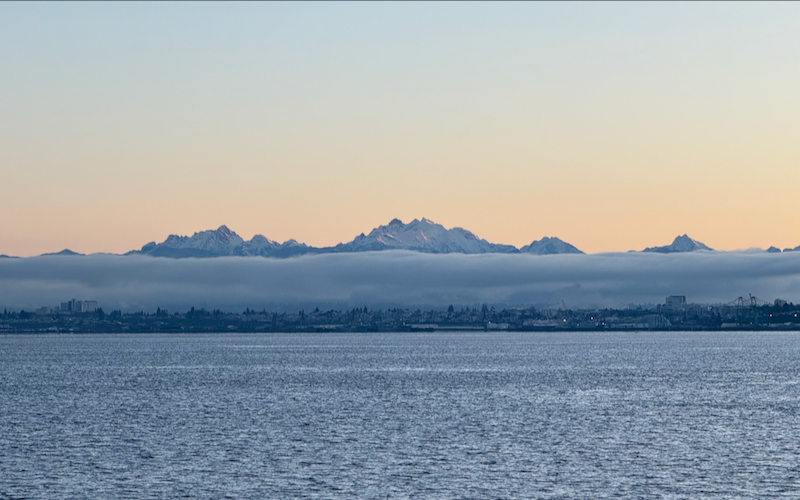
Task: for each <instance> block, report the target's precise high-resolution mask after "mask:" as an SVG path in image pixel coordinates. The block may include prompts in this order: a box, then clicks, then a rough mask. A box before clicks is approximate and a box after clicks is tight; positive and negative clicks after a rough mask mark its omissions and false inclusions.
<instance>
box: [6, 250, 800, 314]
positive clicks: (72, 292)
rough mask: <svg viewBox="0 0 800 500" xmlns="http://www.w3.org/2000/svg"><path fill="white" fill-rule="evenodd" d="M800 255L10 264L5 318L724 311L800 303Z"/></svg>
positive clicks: (366, 256) (109, 259)
mask: <svg viewBox="0 0 800 500" xmlns="http://www.w3.org/2000/svg"><path fill="white" fill-rule="evenodd" d="M798 257H800V254H797V253H795V252H792V253H781V254H768V253H746V252H727V253H726V252H693V253H684V254H644V253H614V254H594V255H548V256H538V255H524V254H511V255H508V254H484V255H463V254H446V255H431V254H422V253H416V252H406V251H387V252H365V253H352V254H326V255H307V256H302V257H297V258H291V259H271V258H258V257H255V258H253V257H250V258H247V257H244V258H243V257H228V258H216V259H180V260H174V259H165V258H154V257H148V256H128V257H123V256H111V255H91V256H86V257H74V256H73V257H69V256H44V257H31V258H25V259H0V308H9V309H14V310H18V309H26V310H30V309H35V308H37V307H40V306H54V305H57V304H59V303H60V302H62V301H66V300H68V299H70V298H77V299H79V300H97V301H98V305H99V306H100V307H102V308H103V309H104V310H106V311H110V310H113V309H121V310H124V311H133V310H140V309H142V310H145V311H151V310H155V308H156V307H162V308H166V309H169V310H171V311H174V310H186V309H188V308H189V307H192V306H194V307H205V308H218V309H223V310H239V309H244V308H246V307H250V308H254V309H258V310H260V309H262V308H266V309H267V310H296V309H298V308H313V307H320V308H321V309H325V308H332V307H333V308H348V307H355V306H359V307H362V306H365V305H366V306H369V307H394V306H400V307H445V306H447V305H448V304H456V305H470V306H471V305H477V304H483V303H487V304H493V305H501V306H531V305H532V306H537V307H548V306H554V305H559V304H561V301H562V300H563V301H564V303H566V304H567V306H568V307H570V308H579V307H604V306H609V307H613V306H625V305H629V304H646V303H663V301H664V298H665V297H666V296H667V295H686V297H687V301H689V302H698V303H724V302H729V301H731V300H734V299H736V297H738V296H740V295H741V296H745V297H747V294H749V293H751V294H753V295H755V296H757V297H759V298H761V299H764V300H769V301H772V300H774V299H775V298H783V299H786V300H790V301H794V302H797V301H798V298H799V296H800V259H798Z"/></svg>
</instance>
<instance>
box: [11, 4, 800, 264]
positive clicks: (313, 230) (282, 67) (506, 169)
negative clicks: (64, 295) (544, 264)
mask: <svg viewBox="0 0 800 500" xmlns="http://www.w3.org/2000/svg"><path fill="white" fill-rule="evenodd" d="M423 216H424V217H427V218H429V219H432V220H434V221H436V222H439V223H441V224H444V225H445V226H446V227H452V226H461V227H464V228H466V229H469V230H471V231H473V232H475V233H476V234H477V235H478V236H479V237H482V238H486V239H488V240H490V241H492V242H496V243H505V244H513V245H516V246H522V245H525V244H527V243H530V242H531V241H532V240H534V239H539V238H541V237H542V236H558V237H560V238H562V239H564V240H566V241H568V242H570V243H572V244H574V245H576V246H577V247H578V248H580V249H582V250H584V251H587V252H601V251H626V250H630V249H637V250H639V249H642V248H644V247H646V246H653V245H662V244H668V243H670V242H671V241H672V239H673V238H674V237H675V236H677V235H679V234H683V233H688V234H689V235H690V236H692V237H694V238H695V239H698V240H700V241H703V242H704V243H706V244H707V245H709V246H711V247H713V248H716V249H721V250H733V249H740V248H748V247H756V246H758V247H763V248H766V247H767V246H770V245H775V246H779V247H781V248H783V247H789V246H791V247H794V246H797V245H798V244H800V4H798V3H795V2H792V3H788V2H787V3H758V4H756V3H749V4H748V3H704V4H694V3H691V4H690V3H650V4H646V3H564V4H548V3H500V4H487V3H464V4H456V3H436V4H430V3H425V4H423V3H396V4H395V3H380V4H377V3H347V4H336V3H312V4H304V3H235V4H230V3H224V4H223V3H170V4H161V3H159V4H137V3H119V4H111V3H91V2H90V3H74V4H72V3H66V4H64V3H0V254H1V253H5V254H11V255H21V256H27V255H35V254H39V253H42V252H48V251H56V250H60V249H62V248H65V247H68V248H71V249H73V250H75V251H80V252H87V253H88V252H124V251H127V250H130V249H133V248H138V247H140V246H141V245H143V244H144V243H147V242H148V241H152V240H156V241H162V240H163V239H165V238H166V236H167V235H168V234H170V233H177V234H192V233H193V232H195V231H199V230H203V229H210V228H216V227H218V226H219V225H221V224H227V225H228V226H229V227H230V228H231V229H233V230H235V231H237V232H238V233H239V234H240V235H241V236H243V237H245V238H247V239H249V238H250V237H251V236H252V235H253V234H256V233H260V234H264V235H265V236H267V237H268V238H271V239H275V240H279V241H283V240H286V239H289V238H295V239H297V240H299V241H302V242H305V243H308V244H311V245H316V246H324V245H332V244H336V243H338V242H340V241H349V240H350V239H352V238H353V237H354V236H356V235H357V234H359V233H361V232H368V231H369V230H370V229H372V228H373V227H375V226H377V225H379V224H386V223H388V222H389V221H390V220H391V219H392V218H395V217H398V218H400V219H402V220H404V221H406V222H408V221H409V220H411V219H413V218H421V217H423Z"/></svg>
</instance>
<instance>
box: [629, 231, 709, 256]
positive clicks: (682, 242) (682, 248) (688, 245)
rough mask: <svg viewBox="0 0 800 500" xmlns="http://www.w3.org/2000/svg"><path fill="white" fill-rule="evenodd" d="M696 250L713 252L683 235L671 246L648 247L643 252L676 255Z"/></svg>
mask: <svg viewBox="0 0 800 500" xmlns="http://www.w3.org/2000/svg"><path fill="white" fill-rule="evenodd" d="M695 250H713V249H712V248H709V247H707V246H706V245H705V244H703V243H701V242H699V241H697V240H695V239H692V238H690V237H689V236H688V235H686V234H683V235H681V236H678V237H677V238H675V239H674V240H673V241H672V244H671V245H666V246H662V247H648V248H645V249H644V250H642V251H643V252H658V253H676V252H694V251H695Z"/></svg>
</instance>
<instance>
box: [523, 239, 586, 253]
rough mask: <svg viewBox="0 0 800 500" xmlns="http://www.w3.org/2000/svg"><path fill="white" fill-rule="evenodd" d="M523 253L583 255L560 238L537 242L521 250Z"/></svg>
mask: <svg viewBox="0 0 800 500" xmlns="http://www.w3.org/2000/svg"><path fill="white" fill-rule="evenodd" d="M519 251H520V252H522V253H533V254H537V255H553V254H561V253H583V252H581V251H580V250H578V249H577V248H575V247H574V246H572V245H570V244H569V243H567V242H565V241H562V240H560V239H559V238H555V237H553V238H551V237H549V236H545V237H544V238H542V239H541V240H535V241H533V242H531V244H530V245H525V246H524V247H522V248H520V249H519Z"/></svg>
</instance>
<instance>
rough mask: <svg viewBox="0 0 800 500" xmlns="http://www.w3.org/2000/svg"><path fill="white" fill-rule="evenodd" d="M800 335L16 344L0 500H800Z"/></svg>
mask: <svg viewBox="0 0 800 500" xmlns="http://www.w3.org/2000/svg"><path fill="white" fill-rule="evenodd" d="M799 382H800V335H798V333H797V332H789V333H765V332H752V333H750V332H742V333H688V332H677V333H676V332H670V333H663V332H662V333H492V332H452V333H413V334H410V333H387V334H291V335H289V334H286V335H281V334H270V335H239V334H217V335H186V336H182V335H181V336H178V335H172V336H170V335H5V336H0V499H20V498H57V499H66V498H105V499H115V498H137V499H138V498H144V499H149V498H181V497H185V498H237V499H238V498H252V499H266V498H436V499H440V498H441V499H446V498H453V499H467V498H476V499H494V498H564V499H576V498H587V499H589V498H592V499H595V498H676V499H678V498H691V499H701V498H709V499H722V498H726V499H727V498H752V499H764V498H798V497H799V496H800V385H799Z"/></svg>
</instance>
